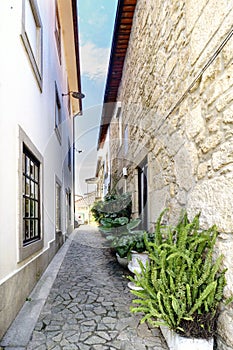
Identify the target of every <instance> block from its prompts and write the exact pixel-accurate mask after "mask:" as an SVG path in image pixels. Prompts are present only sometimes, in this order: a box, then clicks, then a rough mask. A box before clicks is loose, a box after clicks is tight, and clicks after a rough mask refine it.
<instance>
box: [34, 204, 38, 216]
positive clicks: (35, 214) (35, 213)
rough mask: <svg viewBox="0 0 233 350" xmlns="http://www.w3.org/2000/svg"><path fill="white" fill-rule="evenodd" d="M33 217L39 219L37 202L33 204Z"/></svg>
mask: <svg viewBox="0 0 233 350" xmlns="http://www.w3.org/2000/svg"><path fill="white" fill-rule="evenodd" d="M34 217H35V218H39V212H38V202H34Z"/></svg>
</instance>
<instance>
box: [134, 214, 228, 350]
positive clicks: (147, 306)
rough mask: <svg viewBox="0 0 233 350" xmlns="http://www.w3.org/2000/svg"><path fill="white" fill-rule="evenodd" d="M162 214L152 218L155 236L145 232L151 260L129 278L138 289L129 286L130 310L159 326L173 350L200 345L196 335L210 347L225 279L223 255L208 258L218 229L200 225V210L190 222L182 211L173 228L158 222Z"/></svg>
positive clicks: (211, 252) (197, 347) (198, 347)
mask: <svg viewBox="0 0 233 350" xmlns="http://www.w3.org/2000/svg"><path fill="white" fill-rule="evenodd" d="M163 215H164V212H162V214H161V215H160V217H159V219H158V221H157V223H156V230H155V235H154V241H153V242H149V241H148V240H147V238H146V237H145V244H146V246H147V250H148V252H149V258H150V264H147V265H146V267H144V266H141V268H142V272H141V273H140V274H138V273H136V278H132V277H129V278H130V279H131V281H132V282H133V283H134V284H135V285H136V286H138V287H140V288H141V290H139V291H135V290H132V291H131V292H132V293H133V294H134V295H135V296H136V297H137V299H135V300H133V304H135V305H133V306H131V311H132V312H142V313H144V317H143V318H142V320H141V322H145V321H147V322H149V323H150V324H151V325H152V326H155V327H159V326H160V327H161V330H162V332H163V333H164V335H165V336H166V339H167V341H168V345H170V346H171V348H172V349H174V350H176V349H179V350H181V349H187V348H189V349H195V350H198V349H203V348H202V347H200V339H204V349H212V348H213V340H212V339H213V335H214V334H215V330H216V320H217V317H218V307H219V304H220V302H221V301H222V300H223V289H224V286H225V284H226V280H225V272H226V269H225V270H222V269H221V264H222V259H223V256H222V255H221V256H219V257H218V258H217V259H216V260H215V261H213V250H214V245H215V241H216V237H217V234H218V232H217V228H216V226H212V227H211V228H210V229H208V230H201V229H200V225H199V214H198V215H196V216H195V218H194V219H193V221H192V222H189V220H188V217H187V214H186V213H185V214H184V215H183V217H182V218H181V220H180V221H179V223H178V224H177V225H176V226H175V227H171V226H168V225H162V224H161V220H162V217H163ZM228 302H230V300H228ZM164 327H166V328H164ZM170 331H171V332H170ZM168 333H169V336H168V337H167V334H168ZM187 338H190V341H189V344H187V343H186V341H187ZM196 338H197V339H198V340H197V341H195V339H196ZM179 341H181V343H179ZM177 342H178V345H177ZM202 343H203V342H202V340H201V344H202ZM182 344H183V345H182Z"/></svg>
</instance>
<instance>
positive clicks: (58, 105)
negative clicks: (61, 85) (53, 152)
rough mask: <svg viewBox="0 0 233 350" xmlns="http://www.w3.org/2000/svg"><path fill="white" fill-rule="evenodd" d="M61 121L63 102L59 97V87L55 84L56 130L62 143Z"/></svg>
mask: <svg viewBox="0 0 233 350" xmlns="http://www.w3.org/2000/svg"><path fill="white" fill-rule="evenodd" d="M61 122H62V110H61V102H60V99H59V95H58V90H57V87H56V85H55V131H56V134H57V137H58V140H59V142H60V143H61Z"/></svg>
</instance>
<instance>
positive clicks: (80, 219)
mask: <svg viewBox="0 0 233 350" xmlns="http://www.w3.org/2000/svg"><path fill="white" fill-rule="evenodd" d="M95 201H96V191H93V192H90V193H87V194H86V195H84V196H83V197H80V198H77V199H76V200H75V220H76V221H77V224H78V225H83V224H89V223H90V222H91V221H92V216H91V212H90V210H91V207H92V205H93V204H94V202H95Z"/></svg>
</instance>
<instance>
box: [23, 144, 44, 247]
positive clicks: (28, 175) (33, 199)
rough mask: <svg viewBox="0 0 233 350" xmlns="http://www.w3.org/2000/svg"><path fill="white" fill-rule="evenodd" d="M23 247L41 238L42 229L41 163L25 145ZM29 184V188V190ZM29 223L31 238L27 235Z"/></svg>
mask: <svg viewBox="0 0 233 350" xmlns="http://www.w3.org/2000/svg"><path fill="white" fill-rule="evenodd" d="M22 156H23V160H22V166H23V173H22V180H23V184H22V186H23V196H22V197H23V198H22V199H23V246H27V245H28V244H31V243H33V242H35V241H38V240H40V238H41V228H40V161H39V160H38V159H37V158H36V157H35V155H34V154H33V153H32V152H31V151H30V150H29V148H28V147H27V146H26V145H25V143H23V154H22ZM27 184H28V188H27ZM27 207H29V208H28V210H27ZM26 223H28V228H29V236H30V237H27V236H28V235H27V234H26Z"/></svg>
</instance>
